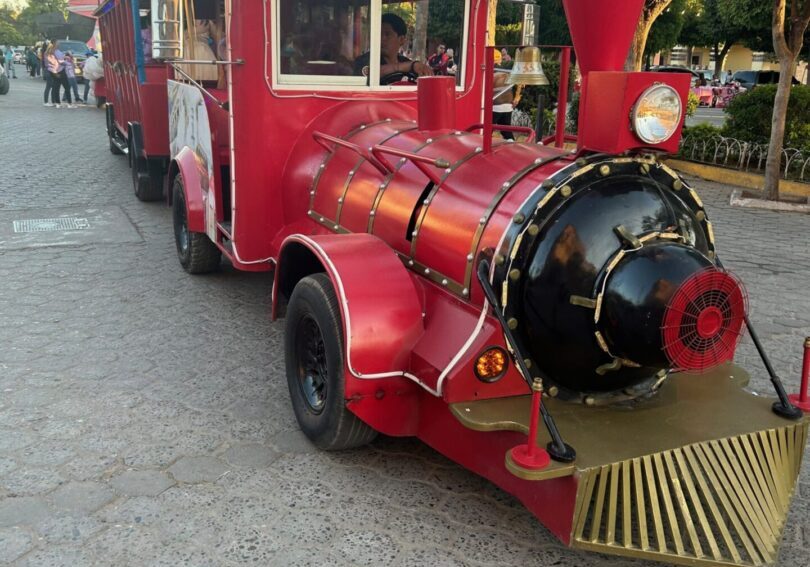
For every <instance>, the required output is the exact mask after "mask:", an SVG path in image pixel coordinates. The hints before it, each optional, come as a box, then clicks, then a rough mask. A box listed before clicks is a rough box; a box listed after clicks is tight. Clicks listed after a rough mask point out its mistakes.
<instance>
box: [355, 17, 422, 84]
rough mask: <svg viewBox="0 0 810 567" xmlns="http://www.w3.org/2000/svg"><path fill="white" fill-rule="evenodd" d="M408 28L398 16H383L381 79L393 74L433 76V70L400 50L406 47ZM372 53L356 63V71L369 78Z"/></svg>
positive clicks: (366, 54) (358, 59) (359, 58)
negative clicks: (412, 59)
mask: <svg viewBox="0 0 810 567" xmlns="http://www.w3.org/2000/svg"><path fill="white" fill-rule="evenodd" d="M407 35H408V26H407V25H406V24H405V20H403V19H402V18H400V17H399V16H397V15H396V14H392V13H390V12H389V13H386V14H383V16H382V29H381V31H380V51H381V53H380V77H381V78H382V77H385V76H386V75H391V74H393V73H405V74H407V73H413V74H414V75H417V76H419V77H424V76H429V75H433V70H432V69H431V68H430V67H428V66H427V65H426V64H424V63H422V62H421V61H411V60H410V59H408V58H407V57H405V56H404V55H402V54H400V52H399V50H400V49H401V48H402V46H403V45H405V40H406V38H407ZM370 61H371V55H370V53H364V54H363V55H361V56H360V57H358V58H357V59H355V61H354V71H355V73H356V74H358V75H363V76H365V77H368V75H369V62H370Z"/></svg>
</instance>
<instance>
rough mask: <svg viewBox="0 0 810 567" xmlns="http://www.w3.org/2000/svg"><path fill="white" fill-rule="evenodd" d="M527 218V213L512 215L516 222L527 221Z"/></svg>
mask: <svg viewBox="0 0 810 567" xmlns="http://www.w3.org/2000/svg"><path fill="white" fill-rule="evenodd" d="M525 220H526V215H524V214H523V213H518V214H516V215H515V216H514V217H512V221H513V222H514V223H515V224H520V223H522V222H523V221H525Z"/></svg>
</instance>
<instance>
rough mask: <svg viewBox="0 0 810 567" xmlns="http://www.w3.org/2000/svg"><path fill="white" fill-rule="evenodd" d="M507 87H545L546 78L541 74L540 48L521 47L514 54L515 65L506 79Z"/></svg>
mask: <svg viewBox="0 0 810 567" xmlns="http://www.w3.org/2000/svg"><path fill="white" fill-rule="evenodd" d="M506 84H508V85H547V84H548V77H546V74H545V73H544V72H543V64H542V63H541V61H540V48H539V47H536V46H529V47H521V48H520V49H518V50H517V52H516V53H515V64H514V65H513V66H512V72H511V73H510V74H509V78H508V79H506Z"/></svg>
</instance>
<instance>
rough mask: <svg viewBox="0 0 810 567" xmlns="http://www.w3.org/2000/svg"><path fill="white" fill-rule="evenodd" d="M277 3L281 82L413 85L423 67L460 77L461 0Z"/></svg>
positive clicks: (459, 79) (463, 10) (295, 0)
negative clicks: (439, 0)
mask: <svg viewBox="0 0 810 567" xmlns="http://www.w3.org/2000/svg"><path fill="white" fill-rule="evenodd" d="M275 6H276V14H275V17H276V28H275V30H276V45H275V48H276V53H277V55H276V59H275V61H276V63H277V70H276V73H277V80H278V82H279V84H286V85H319V86H324V87H329V86H345V87H358V88H361V89H365V88H368V87H371V88H375V87H380V86H387V85H393V86H395V87H406V88H407V87H411V88H413V87H414V82H413V81H414V79H415V77H416V75H425V74H427V73H431V74H435V75H450V76H455V77H456V83H457V84H459V85H460V84H462V78H463V77H462V56H463V53H462V46H463V45H464V40H465V31H466V30H465V25H464V23H465V21H466V20H467V11H468V9H469V8H468V2H466V1H465V0H444V1H442V2H438V1H434V2H429V1H428V0H408V1H397V0H277V3H276V4H275ZM352 90H354V89H352Z"/></svg>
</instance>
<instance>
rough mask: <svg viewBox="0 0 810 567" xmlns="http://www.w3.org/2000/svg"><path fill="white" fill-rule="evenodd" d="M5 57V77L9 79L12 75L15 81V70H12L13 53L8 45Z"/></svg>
mask: <svg viewBox="0 0 810 567" xmlns="http://www.w3.org/2000/svg"><path fill="white" fill-rule="evenodd" d="M5 56H6V77H8V78H9V79H10V78H11V76H12V75H14V78H15V79H16V78H17V69H15V68H14V51H12V49H11V46H10V45H7V46H6V51H5Z"/></svg>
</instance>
